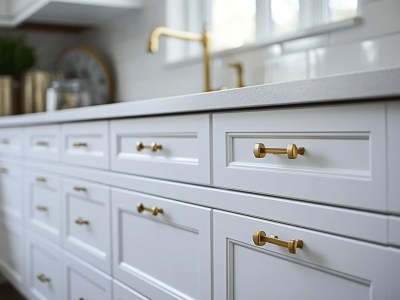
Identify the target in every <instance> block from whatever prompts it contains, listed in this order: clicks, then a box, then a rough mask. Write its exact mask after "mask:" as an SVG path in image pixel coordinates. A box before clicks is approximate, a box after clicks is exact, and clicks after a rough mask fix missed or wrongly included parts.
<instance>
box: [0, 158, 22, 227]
mask: <svg viewBox="0 0 400 300" xmlns="http://www.w3.org/2000/svg"><path fill="white" fill-rule="evenodd" d="M22 179H23V169H22V165H21V164H20V163H18V162H13V161H11V160H10V161H9V160H0V218H1V217H2V218H7V217H14V218H16V219H18V222H20V223H22V222H23V211H24V209H23V197H24V195H23V192H22V190H23V189H22Z"/></svg>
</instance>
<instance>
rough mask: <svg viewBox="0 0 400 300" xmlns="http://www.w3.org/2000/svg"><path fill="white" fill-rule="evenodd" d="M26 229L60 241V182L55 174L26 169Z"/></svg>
mask: <svg viewBox="0 0 400 300" xmlns="http://www.w3.org/2000/svg"><path fill="white" fill-rule="evenodd" d="M25 182H26V186H25V193H26V194H25V199H26V202H25V209H26V224H27V229H28V230H29V231H32V232H36V233H37V234H38V235H40V236H43V237H45V238H47V239H49V240H51V241H53V242H55V243H58V244H60V243H61V183H60V177H59V175H57V174H52V173H48V172H43V171H38V170H27V171H26V174H25Z"/></svg>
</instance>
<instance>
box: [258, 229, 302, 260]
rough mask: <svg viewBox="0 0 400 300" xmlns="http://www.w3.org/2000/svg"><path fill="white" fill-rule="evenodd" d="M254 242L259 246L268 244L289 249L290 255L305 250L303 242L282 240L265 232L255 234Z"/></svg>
mask: <svg viewBox="0 0 400 300" xmlns="http://www.w3.org/2000/svg"><path fill="white" fill-rule="evenodd" d="M253 242H254V244H255V245H257V246H264V245H265V244H266V243H270V244H274V245H278V246H281V247H284V248H287V249H288V250H289V252H290V253H293V254H296V249H297V248H300V249H301V248H303V241H302V240H290V241H288V242H286V241H282V240H280V239H279V238H278V237H277V236H267V234H266V233H265V232H264V231H256V232H254V234H253Z"/></svg>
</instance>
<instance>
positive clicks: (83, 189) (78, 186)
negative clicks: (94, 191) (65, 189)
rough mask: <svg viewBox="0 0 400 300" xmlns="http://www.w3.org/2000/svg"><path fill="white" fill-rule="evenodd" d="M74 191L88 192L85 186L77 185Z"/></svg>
mask: <svg viewBox="0 0 400 300" xmlns="http://www.w3.org/2000/svg"><path fill="white" fill-rule="evenodd" d="M74 191H76V192H86V191H87V190H86V188H85V187H83V186H80V185H75V186H74Z"/></svg>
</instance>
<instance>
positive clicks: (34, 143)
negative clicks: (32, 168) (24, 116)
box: [25, 125, 61, 161]
mask: <svg viewBox="0 0 400 300" xmlns="http://www.w3.org/2000/svg"><path fill="white" fill-rule="evenodd" d="M60 136H61V128H60V125H48V126H36V127H28V128H26V130H25V145H26V155H27V156H30V157H35V158H41V159H47V160H54V161H58V160H60V148H61V147H60V146H61V139H60Z"/></svg>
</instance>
